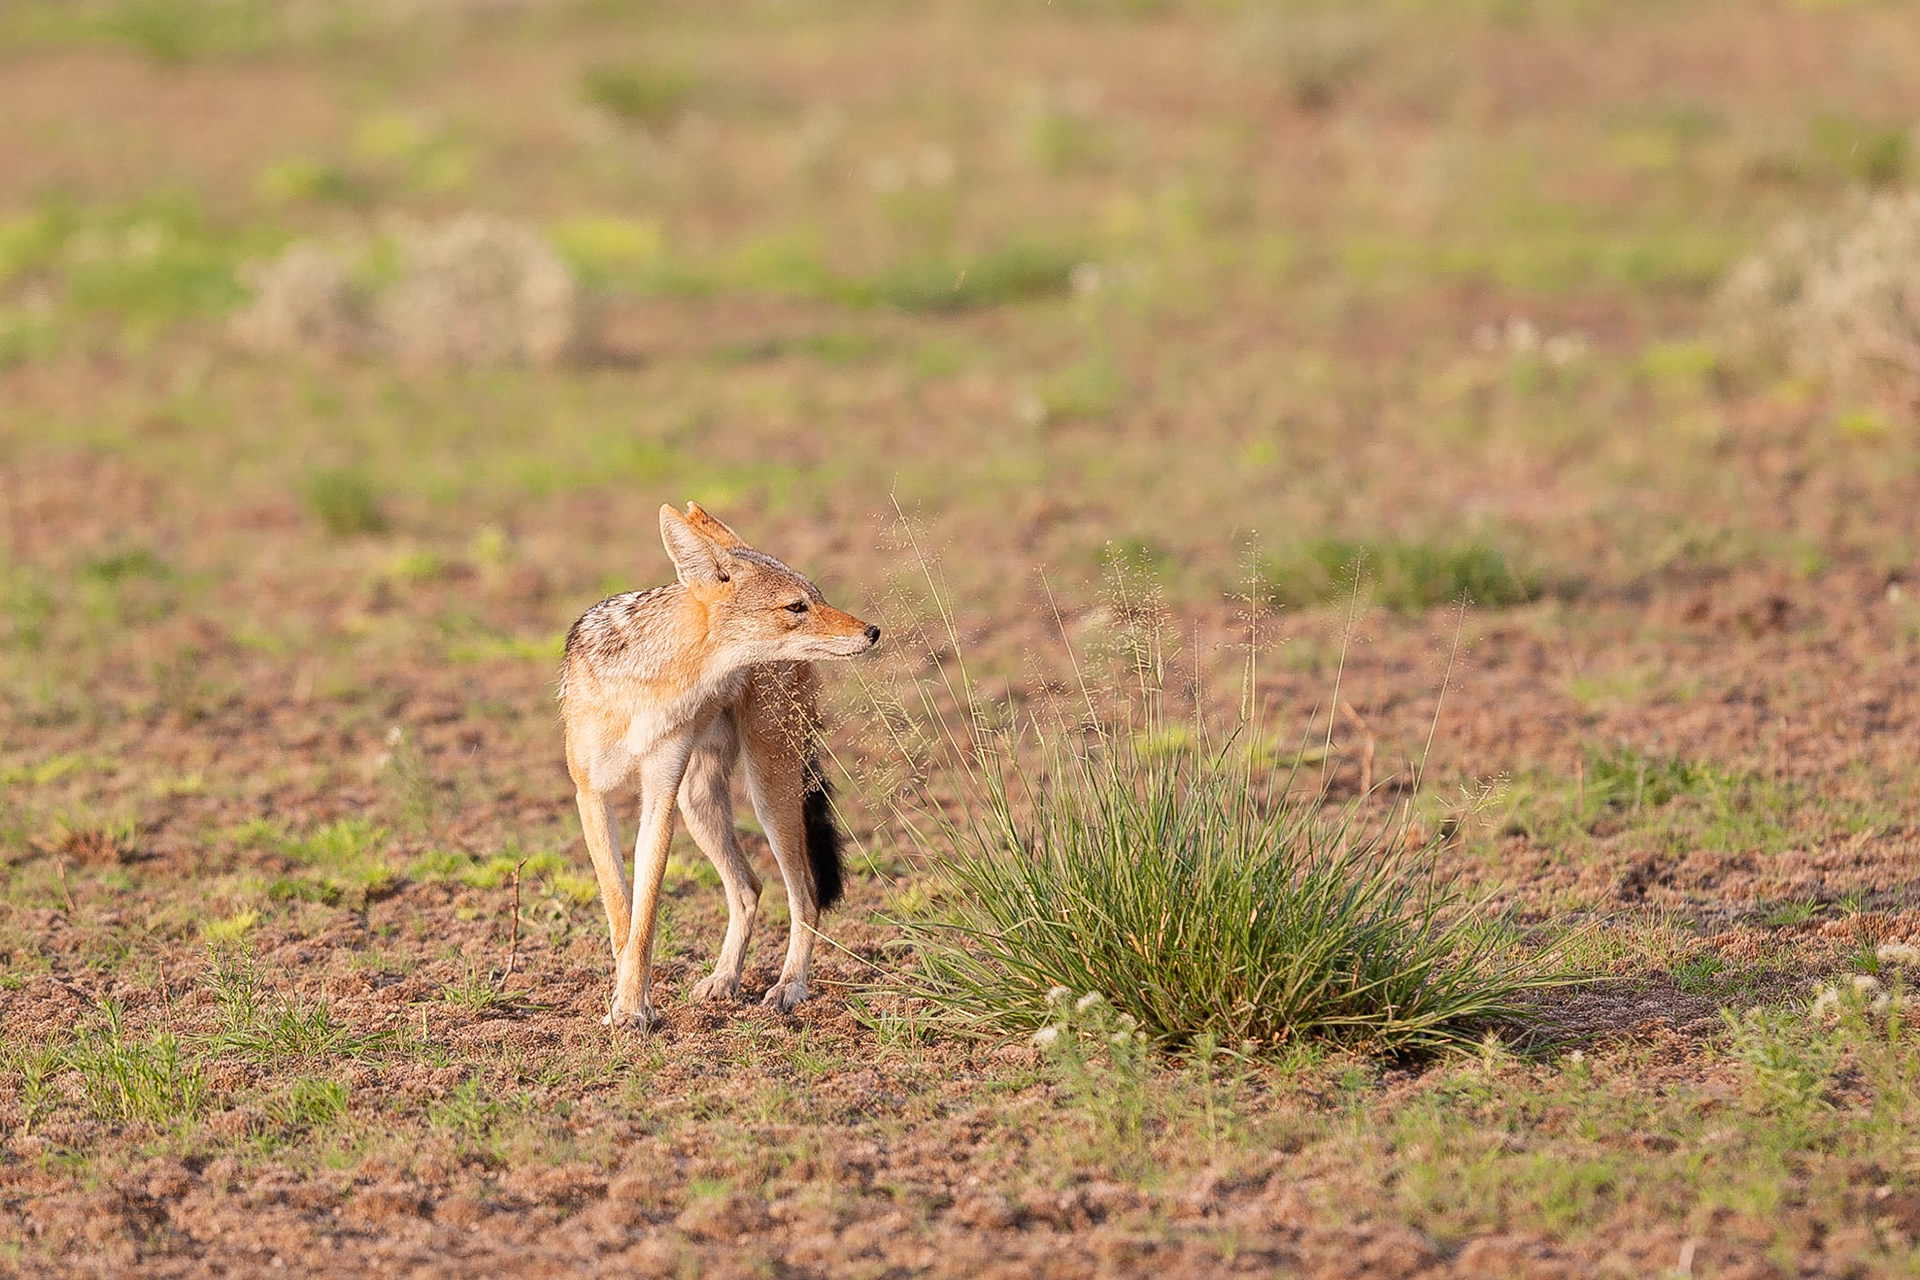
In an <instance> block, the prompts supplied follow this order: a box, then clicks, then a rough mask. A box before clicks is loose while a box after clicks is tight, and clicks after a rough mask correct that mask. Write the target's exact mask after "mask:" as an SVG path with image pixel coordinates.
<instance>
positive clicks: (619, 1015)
mask: <svg viewBox="0 0 1920 1280" xmlns="http://www.w3.org/2000/svg"><path fill="white" fill-rule="evenodd" d="M600 1025H601V1026H603V1027H632V1028H633V1029H634V1030H635V1031H651V1030H653V1029H654V1028H655V1027H657V1026H659V1025H660V1019H659V1018H657V1017H656V1016H654V1012H653V1006H652V1005H651V1004H648V1003H646V1002H644V1001H642V1002H641V1004H640V1006H639V1007H638V1008H635V1009H622V1008H621V1007H620V1006H619V1005H617V1004H616V1005H615V1006H614V1007H613V1010H612V1012H610V1013H608V1014H607V1015H606V1016H605V1017H604V1018H602V1019H600Z"/></svg>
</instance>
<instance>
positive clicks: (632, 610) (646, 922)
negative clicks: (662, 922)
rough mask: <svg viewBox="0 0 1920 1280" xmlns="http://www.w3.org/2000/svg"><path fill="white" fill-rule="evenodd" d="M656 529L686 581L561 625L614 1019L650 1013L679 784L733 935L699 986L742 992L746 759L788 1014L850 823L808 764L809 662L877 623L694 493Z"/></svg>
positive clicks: (775, 1002)
mask: <svg viewBox="0 0 1920 1280" xmlns="http://www.w3.org/2000/svg"><path fill="white" fill-rule="evenodd" d="M660 537H661V540H662V541H664V542H665V543H666V546H667V554H668V555H669V556H671V557H672V558H673V565H674V569H675V571H676V572H677V574H678V575H679V581H678V582H675V583H673V584H671V585H669V586H664V587H655V588H653V589H652V590H651V591H630V592H628V593H626V594H625V595H618V596H614V597H612V598H610V599H607V600H602V601H601V602H600V603H599V604H597V605H595V606H593V608H591V609H589V610H587V612H586V613H585V614H583V615H582V616H581V618H580V620H579V621H578V622H576V623H574V624H573V630H572V631H570V632H568V633H567V652H566V658H565V659H564V662H563V664H562V666H561V671H560V718H561V722H562V724H563V725H564V727H565V732H566V744H567V770H568V772H569V773H571V774H572V775H573V785H574V788H575V791H576V795H577V798H578V800H579V802H580V823H581V826H582V827H584V828H585V829H586V836H587V849H588V851H589V852H590V853H591V854H592V855H593V869H594V872H595V874H597V875H598V876H599V878H600V896H601V899H602V900H603V901H604V902H605V903H606V908H607V925H608V927H609V928H610V929H611V931H612V936H613V954H614V960H615V974H614V987H613V1008H612V1010H611V1012H610V1013H609V1014H608V1017H607V1021H608V1022H609V1023H610V1024H611V1025H613V1026H623V1025H627V1024H637V1025H639V1026H642V1027H645V1026H650V1025H652V1023H653V1021H654V1017H653V1005H652V1002H651V1000H650V989H651V981H652V952H653V933H654V923H655V918H656V916H657V915H658V912H659V906H660V885H661V881H662V879H663V878H664V877H665V875H666V870H667V846H668V844H669V843H670V842H671V840H672V838H673V811H674V806H675V800H676V798H677V799H678V802H679V809H680V812H681V814H682V815H684V816H685V818H686V823H687V830H688V831H689V832H691V833H692V835H693V838H694V839H695V840H696V841H698V842H699V845H700V848H701V849H702V850H703V851H704V852H705V853H706V855H707V857H709V858H711V859H712V860H713V865H714V866H715V867H716V868H717V869H718V870H719V872H720V881H721V884H722V885H723V886H724V887H725V889H726V894H727V936H726V940H725V941H724V942H722V943H721V946H720V958H719V960H718V961H717V962H716V963H715V964H714V968H713V973H712V974H711V975H710V976H709V977H707V978H705V979H703V980H702V981H701V982H700V983H699V984H698V985H697V986H695V987H694V989H693V998H694V999H696V1000H731V999H734V998H735V997H737V996H738V994H739V991H740V972H741V969H742V967H743V966H744V965H745V963H746V958H747V940H748V937H749V935H751V934H752V932H753V918H754V912H755V910H756V909H757V908H758V905H759V901H760V878H759V877H758V876H756V875H755V874H754V871H753V867H752V864H750V863H749V862H748V861H747V857H746V854H745V853H744V852H743V851H742V850H741V847H740V840H739V837H738V836H737V835H736V834H735V832H734V823H733V798H732V789H731V786H730V781H731V778H732V774H733V766H734V762H735V761H736V760H737V759H739V758H740V757H741V756H745V757H746V762H747V793H748V795H749V796H750V797H751V798H752V801H753V811H754V813H755V814H756V815H757V816H758V817H759V819H760V825H761V827H762V828H763V829H764V830H765V831H766V833H767V842H768V843H769V844H771V845H772V846H773V856H774V858H775V860H776V861H777V862H778V863H779V864H780V876H781V878H782V879H783V880H784V881H785V882H786V886H787V906H788V909H789V912H790V914H791V916H792V920H793V928H792V933H791V935H790V936H789V938H788V940H787V958H786V963H785V965H784V966H783V967H782V968H781V970H780V980H779V981H778V982H777V983H775V984H774V987H773V989H772V990H771V991H769V992H767V995H766V1003H767V1004H769V1005H772V1006H774V1007H776V1008H779V1009H782V1010H787V1009H792V1008H793V1007H794V1006H795V1005H797V1004H799V1003H800V1002H801V1001H802V1000H805V999H806V998H807V995H808V991H807V969H808V966H809V964H810V963H811V961H812V957H813V936H814V931H815V926H816V925H817V924H818V922H819V919H820V912H821V910H822V909H824V908H826V907H829V906H831V905H832V904H833V902H834V900H835V899H837V898H838V897H839V896H840V833H839V831H838V830H837V829H836V828H835V826H834V822H833V813H832V809H831V806H830V804H829V800H828V797H827V793H826V781H825V778H824V776H823V775H822V774H821V773H820V772H819V770H818V768H817V766H816V764H815V755H814V752H815V748H816V746H817V743H818V738H819V733H820V714H819V709H818V702H817V696H816V691H817V688H818V678H817V677H816V676H815V674H814V670H813V663H814V661H815V660H817V659H821V658H851V657H854V656H856V655H858V654H862V653H865V652H866V651H867V650H869V649H871V648H873V647H874V645H876V644H878V643H879V641H880V628H878V627H876V626H873V625H871V624H870V623H866V622H862V621H861V620H860V619H858V618H856V617H854V616H853V615H852V614H849V613H843V612H841V611H840V610H838V609H835V608H834V607H833V606H831V605H829V604H828V603H827V602H826V600H825V599H823V598H822V597H821V595H820V591H819V589H818V588H816V587H815V586H814V585H813V584H812V583H811V582H809V581H807V579H805V578H804V577H802V576H801V575H800V574H798V573H796V572H794V571H793V570H792V569H789V568H788V567H787V566H786V565H784V564H781V563H780V562H779V561H778V560H775V559H774V558H773V557H772V556H769V555H765V554H763V553H761V552H759V551H755V550H753V549H752V548H751V547H749V546H747V545H746V543H744V542H742V541H741V540H740V537H739V535H737V534H735V533H734V532H733V530H731V529H729V528H727V526H726V525H724V524H722V523H720V522H719V521H718V520H716V519H714V518H713V517H712V516H710V515H708V514H707V513H706V512H704V511H702V510H701V509H700V507H699V506H698V504H695V503H688V504H687V511H686V514H685V515H682V514H681V513H680V512H678V511H676V510H674V509H673V508H672V507H671V506H663V507H661V508H660ZM634 789H637V790H638V791H639V793H640V834H639V838H638V839H637V840H636V841H635V844H634V853H633V860H634V876H633V889H632V891H631V893H629V891H628V888H627V881H626V875H625V871H624V868H623V867H622V865H621V858H620V836H619V826H618V823H617V822H616V820H615V815H614V805H615V803H616V801H617V800H618V799H619V798H620V797H621V796H622V795H623V794H625V793H627V792H629V791H631V790H634Z"/></svg>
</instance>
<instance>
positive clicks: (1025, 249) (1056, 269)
mask: <svg viewBox="0 0 1920 1280" xmlns="http://www.w3.org/2000/svg"><path fill="white" fill-rule="evenodd" d="M1081 261H1082V255H1080V254H1076V253H1073V252H1072V251H1070V250H1068V249H1065V248H1063V247H1061V246H1059V245H1054V244H1043V243H1040V242H1037V241H1016V242H1014V243H1012V244H1008V245H1003V246H1001V247H1000V248H998V249H994V250H991V251H989V252H987V253H982V254H977V255H975V256H974V257H972V258H970V259H965V260H961V261H923V262H908V263H903V264H901V265H899V266H896V267H893V268H891V269H890V270H887V271H885V272H882V273H881V274H880V275H878V276H876V277H875V278H874V279H873V280H872V281H871V282H870V283H869V284H867V285H866V286H864V287H861V288H858V289H856V290H854V293H855V294H856V295H864V296H865V297H866V298H868V299H870V300H871V301H874V302H878V303H882V304H884V305H886V306H891V307H898V308H899V309H900V310H902V311H966V310H971V309H973V308H976V307H988V306H995V305H998V304H1000V303H1005V302H1020V301H1024V300H1026V299H1029V298H1037V297H1044V296H1047V295H1049V294H1061V293H1065V292H1066V291H1067V288H1068V285H1069V283H1070V278H1071V276H1072V275H1073V269H1074V267H1075V266H1077V265H1078V264H1079V263H1080V262H1081Z"/></svg>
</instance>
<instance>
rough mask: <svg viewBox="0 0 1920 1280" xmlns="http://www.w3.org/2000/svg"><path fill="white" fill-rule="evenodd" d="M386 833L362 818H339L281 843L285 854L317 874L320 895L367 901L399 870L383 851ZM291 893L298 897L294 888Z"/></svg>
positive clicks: (384, 889) (390, 882)
mask: <svg viewBox="0 0 1920 1280" xmlns="http://www.w3.org/2000/svg"><path fill="white" fill-rule="evenodd" d="M387 838H388V832H387V829H386V828H385V827H377V826H375V825H374V824H373V823H372V822H370V821H368V820H367V819H365V818H342V819H340V820H339V821H338V822H330V823H328V824H327V825H325V826H323V827H318V828H316V829H314V830H313V831H312V832H310V833H309V834H307V835H306V836H304V837H301V838H299V839H296V840H290V841H288V842H287V843H286V845H285V852H286V854H287V856H289V857H291V858H293V859H294V860H295V861H296V862H299V863H301V864H302V865H303V866H306V867H309V868H311V869H313V870H314V871H316V872H318V873H319V875H320V880H319V884H318V886H317V888H319V889H320V890H321V891H322V893H323V896H324V895H331V896H333V897H341V896H346V895H350V894H356V895H358V896H359V898H360V899H361V900H362V901H370V900H373V899H376V898H379V897H381V896H382V895H384V894H386V893H388V892H390V891H391V890H392V889H393V888H394V886H395V885H396V884H398V882H399V879H400V873H399V872H398V870H396V869H395V867H394V866H393V864H392V863H391V862H389V861H388V860H387V858H386V856H385V853H384V852H383V851H384V849H385V847H386V844H387ZM292 896H295V897H298V896H302V895H301V894H300V893H299V891H298V890H297V889H294V890H293V891H292Z"/></svg>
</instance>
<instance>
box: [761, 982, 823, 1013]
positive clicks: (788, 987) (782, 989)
mask: <svg viewBox="0 0 1920 1280" xmlns="http://www.w3.org/2000/svg"><path fill="white" fill-rule="evenodd" d="M812 994H813V993H812V992H811V991H809V990H807V984H806V983H804V982H779V983H775V984H774V988H773V990H771V991H769V992H767V995H766V999H764V1000H762V1001H761V1002H760V1003H761V1004H764V1005H766V1006H767V1007H768V1008H769V1009H778V1010H779V1011H780V1012H782V1013H792V1012H793V1010H794V1008H795V1006H797V1005H798V1004H799V1003H800V1002H801V1001H802V1000H805V999H806V998H807V997H809V996H811V995H812Z"/></svg>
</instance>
